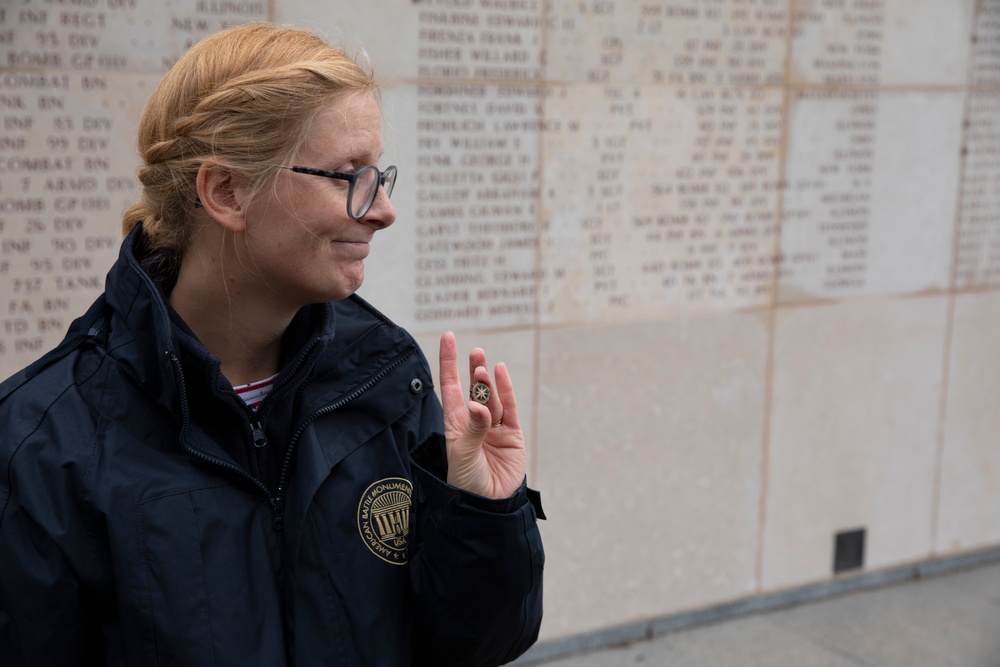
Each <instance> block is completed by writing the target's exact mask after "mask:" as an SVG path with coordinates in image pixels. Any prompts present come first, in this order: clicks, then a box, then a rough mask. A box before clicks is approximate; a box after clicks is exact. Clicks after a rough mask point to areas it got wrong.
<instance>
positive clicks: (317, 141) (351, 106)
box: [299, 93, 383, 161]
mask: <svg viewBox="0 0 1000 667" xmlns="http://www.w3.org/2000/svg"><path fill="white" fill-rule="evenodd" d="M382 150H383V146H382V113H381V110H380V109H379V106H378V103H377V102H376V101H375V98H374V97H373V96H372V95H371V94H370V93H350V94H347V95H343V96H341V97H339V98H336V99H335V100H333V101H332V102H330V103H329V104H328V105H327V106H326V107H325V108H323V109H322V110H320V112H319V113H318V114H316V116H315V117H314V118H313V120H312V122H311V123H310V125H309V127H308V128H307V132H306V142H305V144H304V145H303V147H302V150H301V151H300V152H299V156H300V157H302V158H310V157H311V158H317V159H318V158H323V159H325V160H326V161H329V160H337V159H347V158H355V157H366V158H375V159H377V158H378V157H379V156H380V155H381V154H382Z"/></svg>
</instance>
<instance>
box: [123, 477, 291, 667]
mask: <svg viewBox="0 0 1000 667" xmlns="http://www.w3.org/2000/svg"><path fill="white" fill-rule="evenodd" d="M139 518H140V533H141V535H140V538H141V557H142V560H143V576H144V585H145V593H146V598H147V599H146V601H145V605H143V606H144V607H145V616H146V619H145V621H146V624H147V627H148V629H149V633H150V635H151V636H152V638H153V641H152V646H151V647H150V649H149V650H150V651H151V653H152V655H150V656H149V662H150V664H154V665H159V666H163V667H167V666H173V665H177V666H178V667H181V666H184V667H197V666H201V665H206V666H209V665H211V666H213V667H214V666H221V665H247V664H260V665H263V664H266V665H279V666H280V665H284V664H285V663H286V660H285V649H284V639H283V633H282V627H281V616H282V614H281V605H280V598H279V593H278V583H277V574H276V573H275V569H274V567H272V564H271V558H270V549H269V548H268V539H267V535H266V531H267V530H269V523H268V520H269V512H268V510H267V508H266V507H265V506H264V504H263V501H262V500H261V499H258V498H255V497H253V496H250V495H248V494H246V493H243V492H241V491H239V490H236V489H233V488H231V487H214V488H204V489H196V490H191V491H186V492H182V493H177V494H174V495H168V496H162V497H159V498H155V499H152V500H148V501H146V502H144V503H142V505H141V506H140V511H139Z"/></svg>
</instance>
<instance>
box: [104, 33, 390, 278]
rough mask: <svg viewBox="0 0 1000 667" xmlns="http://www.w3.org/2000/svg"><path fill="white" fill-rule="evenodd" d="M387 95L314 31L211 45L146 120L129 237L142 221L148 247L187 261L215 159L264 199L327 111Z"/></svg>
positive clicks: (162, 88)
mask: <svg viewBox="0 0 1000 667" xmlns="http://www.w3.org/2000/svg"><path fill="white" fill-rule="evenodd" d="M378 90H379V88H378V84H377V83H376V82H375V80H374V78H373V76H372V74H371V72H370V70H366V69H364V68H362V67H361V66H360V65H358V64H357V62H355V61H354V60H353V59H351V58H350V57H349V56H348V55H347V54H345V53H344V52H342V51H340V50H338V49H335V48H333V47H332V46H330V45H329V44H327V43H326V42H325V41H324V40H323V39H321V38H320V37H319V36H317V35H316V34H314V33H312V32H309V31H306V30H302V29H299V28H290V27H283V26H276V25H270V24H262V23H254V24H247V25H241V26H237V27H235V28H230V29H228V30H224V31H222V32H219V33H216V34H214V35H212V36H210V37H208V38H206V39H205V40H203V41H201V42H199V43H198V44H196V45H195V46H193V47H192V48H191V49H190V50H189V51H187V53H185V54H184V56H183V57H181V59H180V60H178V61H177V63H176V64H175V65H174V66H173V67H172V68H171V69H170V71H169V72H167V74H166V76H164V77H163V79H162V80H161V81H160V83H159V84H158V85H157V87H156V88H155V89H154V90H153V93H152V95H151V96H150V99H149V102H148V103H147V104H146V108H145V110H144V111H143V114H142V117H141V118H140V120H139V128H138V136H137V143H138V149H139V156H140V158H141V160H142V166H141V167H140V168H139V173H138V176H139V181H140V183H142V199H141V201H139V202H138V203H136V204H133V205H132V206H131V207H130V208H128V209H127V210H126V211H125V213H124V215H123V218H122V230H123V232H124V233H126V234H127V233H128V232H129V231H130V230H131V229H132V228H133V227H134V226H135V225H136V224H138V223H140V222H141V223H142V225H143V233H144V235H145V236H146V237H147V244H148V246H149V248H150V249H151V250H152V251H155V252H157V253H158V254H161V256H162V255H166V259H168V260H169V261H171V262H179V260H180V259H181V257H182V255H183V252H184V249H185V248H186V247H187V244H188V242H189V240H190V238H191V236H192V234H193V232H194V227H193V225H194V223H193V219H194V216H193V213H194V210H195V208H196V204H197V201H198V192H197V188H196V185H195V181H196V177H197V174H198V169H199V167H200V166H201V164H202V163H203V162H204V161H205V160H206V159H208V158H213V159H216V160H218V161H220V162H222V163H224V164H225V165H227V167H229V168H230V169H231V170H232V171H233V172H234V173H235V174H237V175H238V176H239V177H241V178H243V179H245V181H246V182H247V183H248V184H249V185H250V188H251V190H252V191H259V190H261V189H262V188H264V187H267V185H268V183H269V182H271V183H273V179H274V176H275V174H276V172H277V170H276V169H275V168H274V167H275V166H276V165H279V164H282V163H283V160H285V159H287V158H288V157H289V156H291V155H292V154H294V153H295V152H297V151H298V149H299V148H300V147H301V145H302V144H303V142H304V141H305V139H306V136H305V134H306V131H307V130H308V127H309V125H310V123H311V121H312V120H313V118H314V117H315V116H316V115H317V114H318V113H319V112H320V111H321V110H322V109H323V108H324V107H325V106H326V105H327V104H329V103H330V102H331V101H333V100H334V99H335V98H337V97H338V96H340V95H342V94H345V93H350V92H368V93H371V94H373V95H376V96H377V95H378Z"/></svg>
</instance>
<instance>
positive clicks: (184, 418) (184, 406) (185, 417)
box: [167, 350, 274, 507]
mask: <svg viewBox="0 0 1000 667" xmlns="http://www.w3.org/2000/svg"><path fill="white" fill-rule="evenodd" d="M167 355H168V356H169V358H170V363H171V364H173V366H174V370H175V371H177V383H178V384H179V385H180V391H181V432H180V436H179V440H180V443H181V448H182V449H184V451H186V452H187V453H189V454H191V455H192V456H195V457H197V458H199V459H201V460H202V461H207V462H209V463H212V464H214V465H217V466H219V467H221V468H224V469H226V470H229V471H231V472H234V473H236V474H237V475H239V476H241V477H243V478H244V479H246V480H249V481H250V482H252V483H253V484H254V486H256V487H257V488H259V489H260V490H261V491H263V492H264V495H265V496H266V497H267V498H268V500H270V501H271V505H272V507H273V506H274V497H273V496H272V495H271V491H270V490H269V489H268V488H267V486H266V485H265V484H264V483H263V482H261V481H260V480H258V479H257V478H256V477H254V476H253V475H251V474H250V473H248V472H247V471H246V470H244V469H243V468H241V467H239V466H238V465H235V464H233V463H229V462H228V461H224V460H222V459H217V458H215V457H214V456H209V455H208V454H205V453H204V452H201V451H199V450H197V449H195V448H194V447H191V446H190V445H188V444H187V431H188V421H189V419H190V412H189V410H188V403H187V385H186V383H185V382H184V369H183V368H182V367H181V362H180V359H178V358H177V355H176V354H174V353H173V351H172V350H168V351H167Z"/></svg>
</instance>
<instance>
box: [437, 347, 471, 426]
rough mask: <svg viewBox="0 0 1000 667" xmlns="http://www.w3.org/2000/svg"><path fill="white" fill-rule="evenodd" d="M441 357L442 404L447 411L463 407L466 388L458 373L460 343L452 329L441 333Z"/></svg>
mask: <svg viewBox="0 0 1000 667" xmlns="http://www.w3.org/2000/svg"><path fill="white" fill-rule="evenodd" d="M439 359H440V378H441V403H442V406H443V407H444V410H445V412H451V411H453V410H457V409H461V406H462V404H463V403H465V390H464V388H463V387H462V379H461V378H460V377H459V374H458V345H457V344H456V343H455V334H453V333H452V332H450V331H446V332H444V334H442V335H441V349H440V352H439Z"/></svg>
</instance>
